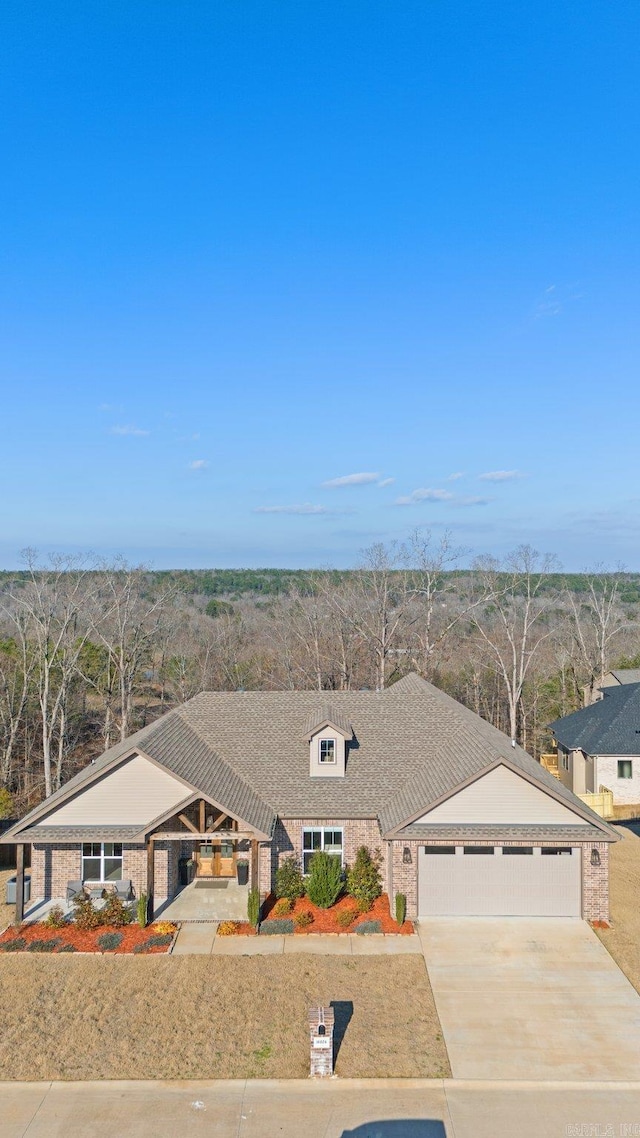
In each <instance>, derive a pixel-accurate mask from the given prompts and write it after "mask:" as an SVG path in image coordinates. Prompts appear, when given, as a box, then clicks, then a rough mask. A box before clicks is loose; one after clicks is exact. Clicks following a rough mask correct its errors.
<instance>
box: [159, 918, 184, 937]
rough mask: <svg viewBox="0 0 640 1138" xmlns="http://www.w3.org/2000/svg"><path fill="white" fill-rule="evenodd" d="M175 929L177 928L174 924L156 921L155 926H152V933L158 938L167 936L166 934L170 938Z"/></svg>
mask: <svg viewBox="0 0 640 1138" xmlns="http://www.w3.org/2000/svg"><path fill="white" fill-rule="evenodd" d="M177 928H178V926H177V925H176V924H174V922H173V921H156V923H155V925H154V926H153V931H154V933H157V934H158V936H167V934H168V935H169V936H171V937H172V936H173V934H174V933H175V932H176V930H177Z"/></svg>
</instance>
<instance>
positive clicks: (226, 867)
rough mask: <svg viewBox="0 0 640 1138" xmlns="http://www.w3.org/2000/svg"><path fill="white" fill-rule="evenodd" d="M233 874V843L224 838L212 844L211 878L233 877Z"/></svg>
mask: <svg viewBox="0 0 640 1138" xmlns="http://www.w3.org/2000/svg"><path fill="white" fill-rule="evenodd" d="M234 873H235V865H234V856H233V842H232V841H225V840H224V838H223V839H222V840H221V841H219V842H214V844H213V876H214V877H233V875H234Z"/></svg>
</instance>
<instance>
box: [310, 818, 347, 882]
mask: <svg viewBox="0 0 640 1138" xmlns="http://www.w3.org/2000/svg"><path fill="white" fill-rule="evenodd" d="M342 849H343V833H342V830H335V829H333V828H331V829H329V828H327V829H324V828H320V827H318V828H317V829H316V828H314V829H313V830H303V831H302V869H303V872H304V873H305V874H307V873H309V871H310V870H309V867H310V865H311V858H312V857H313V855H314V853H317V852H318V850H324V852H325V853H328V854H334V855H335V856H336V857H339V858H340V862H341V864H342V861H343V858H342Z"/></svg>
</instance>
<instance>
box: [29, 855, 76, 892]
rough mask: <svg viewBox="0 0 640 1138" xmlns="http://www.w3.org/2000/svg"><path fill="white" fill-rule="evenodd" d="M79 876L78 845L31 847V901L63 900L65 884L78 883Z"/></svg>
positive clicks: (65, 890) (65, 889)
mask: <svg viewBox="0 0 640 1138" xmlns="http://www.w3.org/2000/svg"><path fill="white" fill-rule="evenodd" d="M81 874H82V869H81V855H80V846H79V845H74V846H69V845H66V846H63V845H55V846H49V845H47V846H44V845H34V846H32V847H31V897H32V899H34V900H35V899H38V900H40V899H44V900H47V901H49V900H51V898H53V897H57V898H65V897H66V895H67V882H69V881H79V880H80V876H81Z"/></svg>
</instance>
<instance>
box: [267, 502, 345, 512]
mask: <svg viewBox="0 0 640 1138" xmlns="http://www.w3.org/2000/svg"><path fill="white" fill-rule="evenodd" d="M253 512H254V514H330V513H331V510H328V509H327V508H326V506H314V505H312V504H311V502H302V503H301V504H300V505H299V506H257V507H256V509H255V510H254V511H253Z"/></svg>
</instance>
